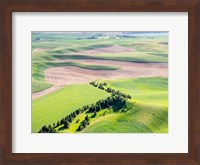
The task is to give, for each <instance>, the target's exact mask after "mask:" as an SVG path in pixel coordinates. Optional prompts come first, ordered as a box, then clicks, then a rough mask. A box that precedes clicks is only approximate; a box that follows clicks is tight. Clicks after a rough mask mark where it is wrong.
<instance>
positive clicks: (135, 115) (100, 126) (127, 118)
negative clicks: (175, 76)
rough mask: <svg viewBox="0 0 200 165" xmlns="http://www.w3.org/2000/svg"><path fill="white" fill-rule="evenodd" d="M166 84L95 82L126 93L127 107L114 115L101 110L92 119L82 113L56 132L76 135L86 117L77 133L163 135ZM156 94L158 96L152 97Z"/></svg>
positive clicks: (158, 79)
mask: <svg viewBox="0 0 200 165" xmlns="http://www.w3.org/2000/svg"><path fill="white" fill-rule="evenodd" d="M167 81H168V79H167V78H161V77H154V78H137V79H121V80H115V81H106V80H102V81H98V82H106V83H107V84H108V86H112V88H115V89H116V90H120V91H121V92H122V91H123V92H127V93H128V94H130V95H131V97H132V98H131V100H129V101H128V103H127V106H126V107H125V108H123V109H122V110H120V111H118V112H114V111H113V109H112V108H109V109H104V110H101V111H99V112H97V115H96V116H95V117H94V116H93V113H87V112H84V113H82V114H80V115H78V116H77V117H76V118H75V119H74V120H73V121H72V123H70V128H68V129H63V125H61V126H59V127H57V128H56V130H57V131H58V132H61V133H64V132H67V133H74V132H77V129H78V127H79V125H80V123H81V122H82V121H83V119H84V118H85V117H86V115H88V116H89V118H90V121H89V123H90V124H89V125H88V126H87V127H86V128H85V129H83V130H82V131H81V132H82V133H150V132H155V133H156V132H159V133H161V132H162V133H166V132H168V103H167V102H168V101H167V100H168V94H167V90H168V85H167V84H168V83H167ZM93 88H94V87H93ZM95 89H97V90H99V91H102V90H100V89H98V88H95ZM153 91H154V92H155V93H154V92H153ZM102 92H105V91H102ZM105 93H106V92H105ZM156 95H158V96H157V97H155V96H156ZM96 101H97V100H96ZM94 102H95V101H94ZM94 102H92V103H94ZM63 117H65V116H63ZM61 118H62V117H61ZM61 118H60V119H61ZM49 124H52V123H49Z"/></svg>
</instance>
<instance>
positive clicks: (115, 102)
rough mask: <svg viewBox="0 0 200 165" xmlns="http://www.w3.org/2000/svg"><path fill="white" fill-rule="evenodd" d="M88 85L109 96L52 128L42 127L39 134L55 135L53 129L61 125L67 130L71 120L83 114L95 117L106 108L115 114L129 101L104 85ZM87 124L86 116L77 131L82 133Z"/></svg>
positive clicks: (123, 94)
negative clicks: (103, 91) (111, 109)
mask: <svg viewBox="0 0 200 165" xmlns="http://www.w3.org/2000/svg"><path fill="white" fill-rule="evenodd" d="M89 84H91V85H93V86H94V87H98V88H99V89H101V90H105V91H106V92H108V93H111V96H109V97H107V98H106V99H101V100H98V101H97V102H96V103H93V104H91V105H85V106H83V107H82V108H79V109H77V110H75V111H74V112H72V113H70V114H69V115H67V116H66V117H65V118H62V119H61V120H59V121H58V122H57V124H55V123H54V124H53V127H52V126H51V125H49V126H46V125H45V126H43V127H42V128H41V129H40V130H39V133H56V131H55V128H56V127H59V126H61V125H63V128H64V129H67V128H69V127H70V123H71V122H72V121H73V119H75V118H76V116H77V115H79V114H80V113H83V112H86V113H93V116H94V117H95V116H96V115H97V112H99V111H100V110H102V109H106V108H111V107H112V108H113V111H115V112H117V111H118V110H120V109H122V108H123V107H124V106H125V105H126V101H127V99H131V96H130V95H127V94H125V93H122V92H120V91H119V90H118V91H115V90H114V89H112V88H110V87H107V84H106V83H99V84H98V83H95V82H94V81H92V82H90V83H89ZM89 124H90V123H89V117H88V115H86V117H85V119H84V120H83V121H82V122H80V125H79V127H78V129H77V131H82V130H83V129H84V128H85V127H86V126H87V125H89Z"/></svg>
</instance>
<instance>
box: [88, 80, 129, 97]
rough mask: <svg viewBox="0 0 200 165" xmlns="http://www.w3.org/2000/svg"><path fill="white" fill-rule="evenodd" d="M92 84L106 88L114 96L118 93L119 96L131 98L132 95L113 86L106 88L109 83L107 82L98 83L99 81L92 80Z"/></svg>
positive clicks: (102, 88)
mask: <svg viewBox="0 0 200 165" xmlns="http://www.w3.org/2000/svg"><path fill="white" fill-rule="evenodd" d="M90 85H93V86H94V87H98V88H99V89H101V90H105V91H106V92H108V93H111V94H112V96H114V95H118V96H122V97H124V98H127V99H131V96H130V95H128V94H125V93H122V92H120V91H119V90H117V91H116V90H114V89H112V88H111V87H107V88H106V86H107V83H105V82H104V83H99V84H98V83H95V82H94V81H92V82H90Z"/></svg>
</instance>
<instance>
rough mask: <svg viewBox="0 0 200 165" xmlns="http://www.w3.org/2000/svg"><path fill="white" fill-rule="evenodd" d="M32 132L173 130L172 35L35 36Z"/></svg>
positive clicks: (161, 131) (139, 131)
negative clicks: (170, 105)
mask: <svg viewBox="0 0 200 165" xmlns="http://www.w3.org/2000/svg"><path fill="white" fill-rule="evenodd" d="M32 133H168V33H167V32H32Z"/></svg>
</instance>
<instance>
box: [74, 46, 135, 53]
mask: <svg viewBox="0 0 200 165" xmlns="http://www.w3.org/2000/svg"><path fill="white" fill-rule="evenodd" d="M133 51H134V49H132V48H128V47H125V46H120V45H113V46H110V47H106V48H95V49H92V50H87V51H81V52H75V53H73V54H85V55H94V54H112V53H123V52H133Z"/></svg>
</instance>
